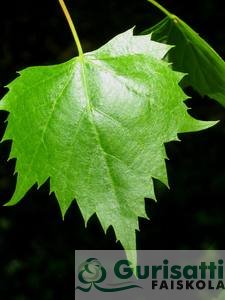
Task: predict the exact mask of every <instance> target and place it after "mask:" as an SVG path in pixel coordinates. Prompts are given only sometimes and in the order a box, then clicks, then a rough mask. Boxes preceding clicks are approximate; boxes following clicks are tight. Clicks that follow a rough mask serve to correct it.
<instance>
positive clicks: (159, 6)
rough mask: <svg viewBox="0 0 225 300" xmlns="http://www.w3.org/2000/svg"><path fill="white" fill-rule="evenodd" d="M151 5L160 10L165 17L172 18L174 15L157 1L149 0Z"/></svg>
mask: <svg viewBox="0 0 225 300" xmlns="http://www.w3.org/2000/svg"><path fill="white" fill-rule="evenodd" d="M147 1H148V2H149V3H151V4H153V5H154V6H155V7H157V8H158V9H159V10H161V11H162V12H163V13H164V14H165V15H167V16H168V17H170V18H172V17H173V14H171V13H170V12H169V11H168V10H167V9H166V8H165V7H163V6H162V5H161V4H159V3H158V2H156V1H155V0H147Z"/></svg>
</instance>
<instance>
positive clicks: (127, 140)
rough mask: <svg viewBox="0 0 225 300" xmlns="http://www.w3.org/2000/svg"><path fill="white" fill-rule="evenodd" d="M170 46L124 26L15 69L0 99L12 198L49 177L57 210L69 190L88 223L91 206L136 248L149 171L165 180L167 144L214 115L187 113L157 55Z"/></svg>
mask: <svg viewBox="0 0 225 300" xmlns="http://www.w3.org/2000/svg"><path fill="white" fill-rule="evenodd" d="M168 49H169V47H168V46H166V45H163V44H159V43H156V42H153V41H151V40H150V38H149V36H148V35H147V36H134V35H133V30H129V31H127V32H125V33H123V34H121V35H119V36H117V37H116V38H114V39H113V40H111V41H110V42H109V43H108V44H106V45H105V46H103V47H102V48H100V49H99V50H97V51H94V52H91V53H87V54H86V55H85V56H84V57H83V56H80V57H76V58H74V59H72V60H70V61H68V62H66V63H64V64H60V65H56V66H45V67H32V68H28V69H25V70H23V71H22V72H20V75H21V76H19V77H18V78H17V79H16V80H14V81H13V82H12V83H11V84H9V86H8V87H9V90H10V91H9V92H8V93H7V94H6V96H5V97H4V98H3V100H2V101H1V102H0V103H1V104H0V107H1V109H3V110H6V111H8V112H10V114H9V117H8V125H7V129H6V133H5V136H4V140H12V141H13V143H12V150H11V155H10V158H16V159H17V162H16V172H17V173H18V175H17V187H16V191H15V194H14V196H13V198H12V200H11V201H10V203H9V204H10V205H12V204H15V203H17V202H18V201H19V200H20V199H22V198H23V197H24V195H25V194H26V192H27V191H28V190H29V189H30V188H31V187H32V186H33V185H34V184H35V183H37V184H38V186H41V185H42V184H43V183H44V182H45V181H46V180H47V179H48V178H50V188H51V191H52V192H54V193H55V195H56V197H57V199H58V201H59V205H60V208H61V210H62V213H63V215H64V214H65V212H66V210H67V209H68V207H69V206H70V204H71V202H72V201H73V199H74V198H75V199H76V201H77V203H78V205H79V207H80V210H81V212H82V215H83V217H84V220H85V222H86V223H87V221H88V219H89V218H90V217H91V216H92V215H93V214H94V213H96V214H97V216H98V218H99V220H100V222H101V224H102V226H103V228H104V230H105V231H106V230H107V228H108V227H109V226H110V225H112V226H113V228H114V230H115V233H116V237H117V239H118V240H120V241H121V243H122V245H123V246H124V248H125V249H135V248H136V244H135V230H136V229H138V217H139V216H141V217H146V212H145V205H144V198H145V197H149V198H155V195H154V189H153V181H152V178H153V177H154V178H157V179H159V180H161V181H162V182H164V183H165V184H167V175H166V167H165V158H166V154H165V149H164V143H166V142H169V141H172V140H177V139H178V138H177V133H178V132H188V131H195V130H201V129H204V128H207V127H209V126H211V125H213V124H214V122H202V121H197V120H195V119H193V118H192V117H191V116H190V115H189V114H188V113H187V108H186V106H185V104H184V103H183V100H185V99H186V95H185V94H184V93H183V91H182V89H181V88H180V87H179V85H178V83H179V81H180V79H181V78H182V75H181V74H179V73H176V72H174V71H172V70H171V68H169V67H168V65H167V63H166V62H164V61H162V58H163V57H164V56H165V55H166V53H167V51H168Z"/></svg>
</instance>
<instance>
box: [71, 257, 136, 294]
mask: <svg viewBox="0 0 225 300" xmlns="http://www.w3.org/2000/svg"><path fill="white" fill-rule="evenodd" d="M106 277H107V272H106V269H105V268H104V267H103V266H102V264H101V263H100V262H99V260H98V259H96V258H89V259H87V260H86V261H85V262H83V263H81V264H80V266H79V267H78V279H79V281H80V283H82V285H84V286H77V287H76V289H75V290H80V291H82V292H89V291H90V290H91V289H92V288H93V287H94V288H96V289H97V290H99V291H101V292H111V293H112V292H120V291H124V290H128V289H133V288H141V287H140V286H139V285H135V284H133V283H132V282H126V283H122V284H121V283H119V284H108V285H109V286H111V287H103V286H102V285H100V284H101V283H102V282H104V281H105V280H106Z"/></svg>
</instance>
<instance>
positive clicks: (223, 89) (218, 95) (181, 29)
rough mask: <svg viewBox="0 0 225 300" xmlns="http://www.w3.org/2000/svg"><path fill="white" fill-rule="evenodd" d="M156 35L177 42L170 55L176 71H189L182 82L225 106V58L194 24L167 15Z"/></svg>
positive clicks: (153, 30)
mask: <svg viewBox="0 0 225 300" xmlns="http://www.w3.org/2000/svg"><path fill="white" fill-rule="evenodd" d="M150 32H152V39H153V40H155V41H158V42H162V43H166V44H169V45H175V47H174V48H173V49H172V50H171V51H170V52H169V53H168V55H167V59H168V61H169V62H171V63H172V66H173V69H174V70H176V71H180V72H184V73H187V76H186V77H184V79H183V81H182V85H183V86H184V87H185V86H191V87H193V88H194V89H195V90H196V91H197V92H198V93H199V94H200V95H202V96H205V95H207V96H208V97H210V98H212V99H215V100H216V101H218V102H219V103H220V104H222V105H223V106H225V62H224V61H223V59H222V58H221V57H220V56H219V55H218V54H217V53H216V52H215V51H214V50H213V49H212V47H211V46H210V45H209V44H208V43H207V42H206V41H205V40H203V39H202V38H201V37H200V36H199V35H198V34H197V33H196V32H195V31H194V30H193V29H192V28H191V27H189V26H188V25H187V24H186V23H185V22H184V21H182V20H181V19H179V18H178V17H177V16H173V17H172V18H170V17H166V18H165V19H163V20H162V21H161V22H160V23H158V24H157V25H155V26H154V27H152V28H150V29H148V30H146V31H144V32H143V33H144V34H147V33H150Z"/></svg>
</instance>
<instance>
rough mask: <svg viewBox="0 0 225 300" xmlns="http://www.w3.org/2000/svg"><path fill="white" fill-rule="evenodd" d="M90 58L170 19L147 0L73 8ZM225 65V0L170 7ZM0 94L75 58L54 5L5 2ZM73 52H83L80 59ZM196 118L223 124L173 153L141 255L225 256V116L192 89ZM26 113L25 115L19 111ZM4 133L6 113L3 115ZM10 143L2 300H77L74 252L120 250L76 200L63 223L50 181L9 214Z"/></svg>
mask: <svg viewBox="0 0 225 300" xmlns="http://www.w3.org/2000/svg"><path fill="white" fill-rule="evenodd" d="M66 3H67V4H68V7H69V9H70V11H71V14H72V16H73V19H74V20H75V23H76V25H77V29H78V32H79V35H80V38H81V41H82V45H83V48H84V50H86V51H90V50H94V49H96V48H97V47H99V46H100V45H102V44H103V43H104V42H106V41H108V40H109V39H110V38H112V37H113V36H114V35H116V34H118V33H120V32H123V31H125V30H126V29H128V28H131V27H133V26H134V25H135V24H136V25H137V26H138V27H137V28H138V30H142V29H146V28H147V27H150V26H152V25H153V24H154V23H156V22H157V21H159V20H161V19H162V17H163V15H162V14H161V13H160V12H159V11H158V10H157V9H155V8H154V7H153V6H151V5H150V4H149V3H147V2H146V1H145V0H129V1H128V0H123V1H121V0H120V1H119V0H108V1H103V0H95V1H90V0H89V1H88V0H67V1H66ZM161 3H162V4H164V5H166V6H167V8H168V9H170V10H171V11H172V12H174V13H175V14H177V15H178V16H180V17H181V18H183V19H184V20H185V21H187V22H188V23H189V25H191V26H192V27H193V28H194V29H196V30H197V31H198V32H200V33H201V35H202V36H203V37H204V38H205V39H207V40H208V41H209V42H210V43H211V45H212V46H213V47H214V48H215V49H216V50H217V51H218V52H219V53H220V55H221V56H222V57H223V58H224V57H225V33H224V28H225V11H224V9H223V8H222V7H220V5H221V1H219V0H217V1H216V0H196V1H190V0H183V1H180V0H176V1H175V0H167V1H166V0H162V1H161ZM0 43H1V44H0V96H1V97H2V96H3V95H4V94H5V93H6V89H4V88H3V86H4V85H6V84H7V83H9V82H10V81H11V80H13V79H14V78H15V76H16V71H18V70H21V69H23V68H25V67H28V66H32V65H47V64H55V63H60V62H63V61H65V60H68V59H69V58H71V57H72V56H74V55H75V54H76V50H75V49H74V44H73V38H72V36H71V34H70V30H69V28H68V25H67V23H66V21H65V19H64V16H63V14H62V12H61V10H60V7H59V5H58V3H57V1H56V0H54V1H53V0H39V1H26V0H20V1H4V3H3V1H1V4H0ZM74 51H75V52H74ZM188 93H189V94H191V95H193V100H191V101H189V103H188V104H189V105H191V106H192V108H193V110H192V114H193V115H194V116H196V117H198V118H201V119H204V120H217V119H221V120H222V121H221V122H220V124H218V125H217V126H215V127H214V128H211V129H209V130H207V131H203V132H199V133H194V134H185V135H184V134H183V135H180V137H181V138H182V142H181V143H178V142H174V143H170V144H168V145H166V149H167V153H168V157H169V158H170V160H169V161H168V162H167V167H168V175H169V182H170V187H171V188H170V190H168V189H167V188H166V187H165V186H163V185H162V184H160V182H158V181H155V188H156V194H157V198H158V203H157V204H156V203H154V202H153V201H152V200H146V209H147V212H148V215H149V217H150V218H151V221H147V220H143V219H141V220H140V229H141V231H140V232H139V233H138V234H137V245H138V249H211V248H218V249H224V248H225V247H224V246H225V245H224V244H225V242H224V233H225V227H224V225H225V209H224V200H225V155H224V153H225V143H224V140H225V110H224V108H222V107H220V106H219V105H217V104H216V103H215V102H214V101H211V100H209V99H207V98H204V99H201V98H200V97H198V95H196V94H195V93H194V92H193V91H191V90H189V91H188ZM21 113H22V112H21ZM0 117H1V123H0V133H1V136H2V134H3V132H4V128H5V125H4V119H5V118H6V113H4V112H1V113H0ZM9 150H10V143H9V142H7V143H3V144H1V145H0V203H1V207H0V299H1V300H8V299H9V300H25V299H26V300H27V299H43V300H50V299H66V300H67V299H68V300H69V299H74V250H75V249H95V248H97V249H121V245H120V244H119V243H116V242H115V236H114V233H113V230H112V228H110V229H109V230H108V233H107V235H105V234H104V233H103V230H102V229H101V226H100V224H99V222H98V220H97V218H96V216H93V217H92V218H91V219H90V221H89V223H88V226H87V228H85V227H84V222H83V219H82V216H81V214H80V211H79V209H78V207H77V205H76V202H75V201H74V202H73V204H72V205H71V207H70V209H69V210H68V212H67V214H66V217H65V221H64V222H63V221H62V218H61V215H60V210H59V206H58V203H57V201H56V199H55V197H54V195H51V196H49V195H48V183H46V184H45V186H44V187H42V188H41V189H40V190H39V191H37V190H36V188H35V187H34V188H32V190H31V191H30V192H29V193H28V194H27V195H26V197H25V198H24V199H23V200H22V201H21V202H20V203H19V204H18V205H16V206H15V207H3V206H2V204H4V203H6V202H7V201H8V200H9V199H10V197H11V195H12V193H13V190H14V187H15V180H16V178H15V176H13V172H14V166H15V161H14V160H13V161H9V162H7V158H8V155H9Z"/></svg>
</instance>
